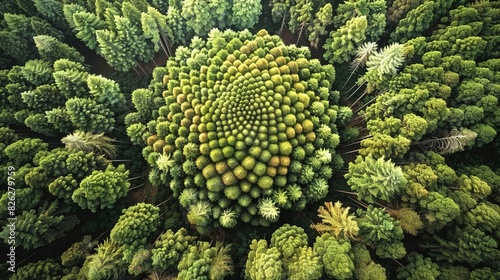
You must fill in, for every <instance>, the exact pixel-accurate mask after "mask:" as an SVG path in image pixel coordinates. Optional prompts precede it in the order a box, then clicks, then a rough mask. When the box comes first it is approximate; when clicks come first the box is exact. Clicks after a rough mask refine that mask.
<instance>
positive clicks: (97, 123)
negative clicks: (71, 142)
mask: <svg viewBox="0 0 500 280" xmlns="http://www.w3.org/2000/svg"><path fill="white" fill-rule="evenodd" d="M66 110H68V114H69V116H70V119H71V122H72V123H73V125H74V126H75V127H77V128H78V129H80V130H82V131H85V132H92V133H102V132H108V131H110V130H111V129H112V128H113V127H114V124H115V119H114V118H113V117H114V114H113V112H112V111H111V110H110V109H109V108H107V107H106V106H104V105H102V104H98V103H97V102H95V101H94V100H91V99H88V98H76V97H75V98H71V99H68V101H66Z"/></svg>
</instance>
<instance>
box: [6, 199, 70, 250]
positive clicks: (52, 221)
mask: <svg viewBox="0 0 500 280" xmlns="http://www.w3.org/2000/svg"><path fill="white" fill-rule="evenodd" d="M58 208H59V203H58V202H57V201H55V202H52V203H48V202H46V203H45V204H44V205H43V206H41V207H40V208H38V209H31V210H29V211H28V210H26V211H23V212H22V213H21V214H20V215H18V216H17V217H16V218H17V220H16V246H18V247H21V248H23V249H25V250H30V249H35V248H38V247H41V246H43V245H46V244H49V243H50V242H52V241H54V240H56V239H58V238H61V237H63V236H64V235H65V233H66V231H68V230H71V229H72V228H73V227H74V226H75V225H76V224H78V222H79V221H78V218H77V217H76V216H74V215H68V213H67V211H66V210H65V209H58ZM9 231H10V230H9V228H8V227H5V228H4V229H3V231H2V232H1V233H0V237H1V238H2V239H3V240H4V242H5V243H6V244H7V242H8V238H9Z"/></svg>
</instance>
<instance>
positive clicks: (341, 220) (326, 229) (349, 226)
mask: <svg viewBox="0 0 500 280" xmlns="http://www.w3.org/2000/svg"><path fill="white" fill-rule="evenodd" d="M349 209H350V207H345V208H344V207H342V203H341V202H340V201H337V202H335V204H332V203H331V202H325V207H323V206H320V207H319V208H318V217H319V218H321V223H318V224H313V225H311V228H313V229H316V230H317V231H318V232H319V233H329V234H331V235H332V236H334V237H335V238H337V239H350V240H356V239H357V238H356V236H357V235H358V232H359V227H358V223H357V222H356V220H355V218H356V217H355V216H354V215H350V214H349Z"/></svg>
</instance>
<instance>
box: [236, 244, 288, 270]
mask: <svg viewBox="0 0 500 280" xmlns="http://www.w3.org/2000/svg"><path fill="white" fill-rule="evenodd" d="M280 257H281V255H280V252H279V250H278V249H277V248H275V247H271V248H268V247H267V242H266V241H265V240H259V241H257V240H253V241H252V244H251V245H250V252H249V253H248V259H247V261H246V265H245V277H246V278H247V279H252V280H264V279H270V280H280V279H282V278H283V275H284V269H283V263H282V261H281V259H280Z"/></svg>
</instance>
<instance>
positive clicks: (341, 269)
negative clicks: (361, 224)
mask: <svg viewBox="0 0 500 280" xmlns="http://www.w3.org/2000/svg"><path fill="white" fill-rule="evenodd" d="M314 251H315V252H316V253H317V254H318V256H319V257H320V259H321V261H322V263H323V267H324V271H325V274H326V275H328V276H330V277H334V278H335V279H349V278H350V277H352V275H353V272H354V262H353V259H354V256H353V254H352V251H351V243H349V241H347V240H345V239H337V237H335V236H333V235H330V234H329V233H325V234H322V235H321V236H318V237H316V242H314Z"/></svg>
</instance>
